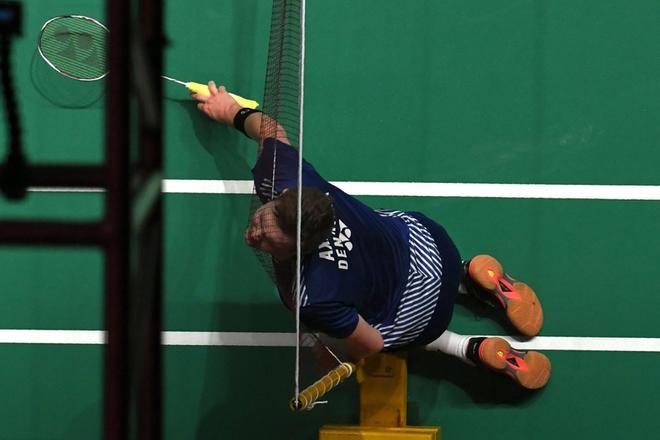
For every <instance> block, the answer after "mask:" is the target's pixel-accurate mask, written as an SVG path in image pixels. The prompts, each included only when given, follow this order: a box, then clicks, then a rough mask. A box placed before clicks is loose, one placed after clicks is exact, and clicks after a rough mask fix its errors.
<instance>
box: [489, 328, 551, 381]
mask: <svg viewBox="0 0 660 440" xmlns="http://www.w3.org/2000/svg"><path fill="white" fill-rule="evenodd" d="M479 358H480V359H481V361H482V362H483V363H484V365H486V366H487V367H488V368H490V369H492V370H495V371H497V372H500V373H502V374H506V375H507V376H509V377H511V378H512V379H513V380H514V381H516V382H517V383H518V384H519V385H520V386H522V387H524V388H527V389H530V390H536V389H539V388H542V387H544V386H545V385H546V384H547V383H548V380H549V379H550V374H551V373H552V364H551V363H550V359H548V357H547V356H545V355H544V354H543V353H539V352H538V351H522V350H516V349H514V348H512V347H511V345H510V344H509V343H508V342H507V341H506V340H504V339H502V338H487V339H485V340H484V341H483V342H482V343H481V345H480V346H479Z"/></svg>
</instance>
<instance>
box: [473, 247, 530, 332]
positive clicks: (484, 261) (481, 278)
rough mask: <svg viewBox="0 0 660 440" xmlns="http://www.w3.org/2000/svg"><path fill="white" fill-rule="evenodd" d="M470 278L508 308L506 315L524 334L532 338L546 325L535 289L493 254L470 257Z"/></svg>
mask: <svg viewBox="0 0 660 440" xmlns="http://www.w3.org/2000/svg"><path fill="white" fill-rule="evenodd" d="M468 272H469V275H470V278H472V279H473V280H474V281H475V282H476V283H477V284H478V285H479V286H481V287H482V288H483V289H485V290H487V291H489V292H490V293H492V294H493V296H494V297H495V298H497V299H498V300H499V302H500V303H501V304H502V307H504V310H505V311H506V316H507V317H508V318H509V320H510V321H511V323H512V324H513V325H514V326H515V327H516V329H518V331H520V332H521V333H522V334H523V335H525V336H528V337H532V336H536V335H538V334H539V332H540V331H541V327H543V308H542V307H541V301H540V300H539V299H538V297H537V296H536V293H535V292H534V290H533V289H532V288H531V287H529V286H528V285H527V284H525V283H522V282H520V281H516V280H514V279H513V278H511V277H510V276H509V275H507V274H506V273H505V272H504V269H503V268H502V265H501V264H500V262H499V261H497V260H496V259H495V258H493V257H491V256H490V255H478V256H476V257H474V258H473V259H472V260H470V266H469V268H468Z"/></svg>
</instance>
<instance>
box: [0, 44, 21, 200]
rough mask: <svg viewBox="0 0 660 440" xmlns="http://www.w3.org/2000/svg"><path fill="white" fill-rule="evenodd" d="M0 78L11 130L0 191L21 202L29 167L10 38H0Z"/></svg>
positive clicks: (8, 125) (0, 181) (0, 178)
mask: <svg viewBox="0 0 660 440" xmlns="http://www.w3.org/2000/svg"><path fill="white" fill-rule="evenodd" d="M0 78H1V81H2V92H3V93H2V97H3V101H4V104H5V117H6V120H7V127H9V133H8V137H9V150H8V151H7V157H6V159H5V166H4V172H3V173H2V175H0V190H1V191H2V192H3V193H4V194H5V196H6V197H7V198H9V199H14V200H17V199H22V198H24V197H25V195H26V194H27V163H26V160H25V156H24V154H23V144H22V140H23V139H22V136H21V125H20V119H19V117H18V105H17V101H16V94H15V92H14V86H13V80H12V76H11V37H10V35H8V34H6V33H3V34H0Z"/></svg>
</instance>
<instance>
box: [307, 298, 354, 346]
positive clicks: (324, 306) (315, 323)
mask: <svg viewBox="0 0 660 440" xmlns="http://www.w3.org/2000/svg"><path fill="white" fill-rule="evenodd" d="M358 319H359V316H358V312H357V310H356V309H355V308H354V307H351V306H348V305H346V304H341V303H321V304H311V305H307V306H304V307H302V308H301V309H300V320H301V321H302V322H303V323H304V324H305V325H306V326H307V327H309V328H311V329H313V330H318V331H321V332H323V333H325V334H327V335H329V336H331V337H333V338H338V339H343V338H346V337H348V336H350V335H351V333H353V331H354V330H355V328H356V327H357V324H358Z"/></svg>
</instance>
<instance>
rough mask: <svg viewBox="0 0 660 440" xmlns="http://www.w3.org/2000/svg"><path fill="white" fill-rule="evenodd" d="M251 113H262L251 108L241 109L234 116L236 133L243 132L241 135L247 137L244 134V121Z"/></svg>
mask: <svg viewBox="0 0 660 440" xmlns="http://www.w3.org/2000/svg"><path fill="white" fill-rule="evenodd" d="M252 113H263V112H262V111H261V110H257V109H253V108H247V107H246V108H242V109H240V110H239V111H238V113H236V116H234V128H235V129H236V130H238V131H241V132H243V134H244V135H245V136H247V137H250V136H248V134H247V133H246V132H245V120H246V119H247V118H248V116H250V115H251V114H252Z"/></svg>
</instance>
